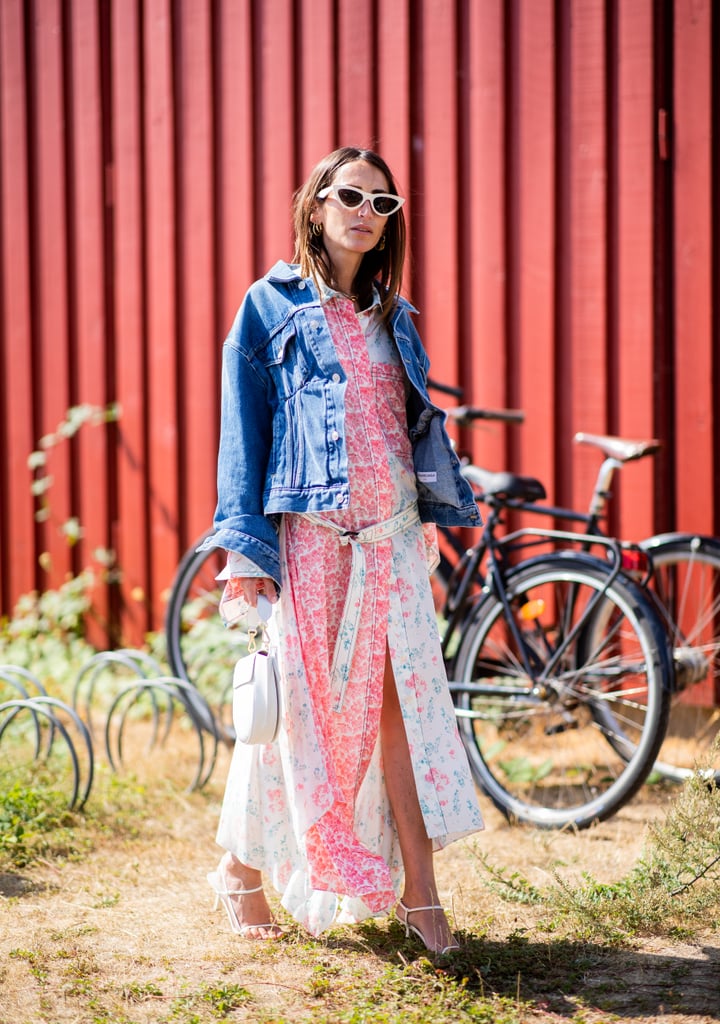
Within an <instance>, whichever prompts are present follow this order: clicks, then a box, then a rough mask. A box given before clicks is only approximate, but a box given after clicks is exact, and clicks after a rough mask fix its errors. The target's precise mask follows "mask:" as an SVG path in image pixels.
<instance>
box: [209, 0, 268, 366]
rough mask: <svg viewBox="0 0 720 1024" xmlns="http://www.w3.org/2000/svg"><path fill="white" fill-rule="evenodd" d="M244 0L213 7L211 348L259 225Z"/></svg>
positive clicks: (230, 313)
mask: <svg viewBox="0 0 720 1024" xmlns="http://www.w3.org/2000/svg"><path fill="white" fill-rule="evenodd" d="M250 8H251V4H250V0H242V2H237V0H223V2H222V3H219V4H217V5H216V8H215V9H216V24H215V46H216V58H215V60H216V64H217V67H218V69H219V70H218V71H217V73H216V87H217V95H216V97H215V102H216V109H217V125H218V133H217V138H216V147H217V148H216V151H215V161H216V166H217V185H218V194H217V201H216V218H217V219H216V232H217V239H216V246H217V251H218V276H217V287H218V296H217V304H218V323H219V328H220V334H221V337H220V338H217V339H215V340H214V344H213V351H217V350H218V349H219V346H220V342H221V341H222V336H224V335H225V333H226V332H227V330H228V329H229V327H230V324H231V323H232V319H233V317H234V315H235V311H236V310H237V308H238V306H239V305H240V300H241V298H242V295H243V292H244V291H245V289H246V288H247V287H248V284H249V283H250V281H251V280H252V278H253V275H254V272H255V264H254V239H255V235H256V233H257V231H258V230H260V229H259V224H260V223H261V216H260V211H259V210H258V209H257V206H258V202H257V187H256V184H255V174H254V167H253V107H252V99H253V61H252V53H253V42H252V25H251V20H250Z"/></svg>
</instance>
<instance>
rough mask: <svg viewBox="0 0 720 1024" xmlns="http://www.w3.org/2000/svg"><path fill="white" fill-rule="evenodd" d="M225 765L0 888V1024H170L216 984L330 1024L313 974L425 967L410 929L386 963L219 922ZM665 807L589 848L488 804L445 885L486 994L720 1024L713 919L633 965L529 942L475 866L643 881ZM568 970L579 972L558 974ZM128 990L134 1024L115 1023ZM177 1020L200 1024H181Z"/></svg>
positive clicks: (643, 953) (519, 917) (356, 938)
mask: <svg viewBox="0 0 720 1024" xmlns="http://www.w3.org/2000/svg"><path fill="white" fill-rule="evenodd" d="M226 768H227V755H226V753H225V752H224V751H223V752H222V753H221V757H220V762H219V764H218V766H217V768H216V771H215V772H214V774H213V778H212V780H211V783H210V785H209V786H208V787H207V789H206V791H205V792H204V793H201V794H200V793H193V794H183V795H180V796H178V795H177V793H175V794H174V795H172V796H168V800H167V801H166V803H165V804H164V805H162V806H163V807H164V809H163V811H162V812H159V813H158V816H157V820H145V819H143V820H141V822H140V829H139V835H138V836H136V837H131V838H128V837H127V836H125V833H123V836H124V837H123V838H120V839H119V840H118V839H117V838H114V837H113V835H112V834H110V835H108V836H107V837H106V838H105V839H104V840H103V841H101V842H99V843H98V845H97V847H96V849H95V850H94V851H93V852H92V853H91V854H90V855H89V856H88V857H87V858H86V859H84V860H82V861H81V862H78V863H64V864H62V865H60V866H58V865H57V864H53V863H49V862H47V863H42V864H40V865H35V866H33V867H32V868H31V869H27V870H24V871H23V870H18V871H17V872H11V873H6V874H4V875H0V1024H30V1022H32V1024H36V1022H40V1021H43V1022H51V1024H70V1022H82V1024H96V1022H101V1024H106V1022H110V1021H113V1022H116V1021H132V1022H133V1024H145V1022H156V1021H160V1020H163V1021H164V1020H169V1019H171V1016H172V1015H171V1014H170V1013H169V1010H168V1007H169V1005H170V1002H171V1001H173V1000H175V1001H176V1000H177V999H178V997H179V996H181V995H182V993H183V992H184V991H188V990H189V989H190V988H191V987H193V986H194V987H195V989H197V987H198V986H200V985H202V984H203V983H205V982H206V983H208V984H213V983H215V984H217V983H218V981H219V980H220V979H221V980H223V983H225V984H227V983H231V982H235V983H238V984H242V985H243V986H245V987H246V988H247V989H248V990H249V991H250V992H251V993H252V994H253V997H254V999H255V1001H256V1002H255V1005H256V1006H257V1007H260V1008H262V1009H263V1011H264V1012H266V1013H267V1012H270V1013H273V1014H274V1015H276V1019H278V1020H298V1019H302V1020H310V1019H315V1016H317V1018H318V1019H320V1018H321V1017H322V1016H323V1015H324V1014H325V1013H327V1007H324V1006H323V1001H322V999H320V1000H319V999H318V994H317V991H313V990H312V988H311V987H309V983H308V979H309V977H310V976H311V975H312V972H313V971H315V970H317V968H318V964H320V965H322V966H323V969H325V970H327V971H330V972H332V971H333V970H340V971H342V970H343V969H344V965H345V964H346V963H348V959H347V958H348V955H349V953H352V954H353V956H354V958H355V960H354V961H353V962H354V969H355V970H362V971H363V972H365V973H366V975H367V978H368V980H369V981H370V980H372V979H374V978H378V977H380V976H381V973H382V971H383V969H384V968H385V967H386V966H387V960H388V959H392V958H393V957H404V958H405V959H408V958H409V959H412V957H413V956H417V955H418V954H417V952H414V953H413V951H412V949H410V948H409V947H408V946H407V945H406V944H405V943H404V940H403V939H402V937H401V935H400V932H399V929H398V927H397V925H391V924H387V923H385V922H380V923H379V925H378V927H379V928H385V929H388V928H389V929H391V930H392V929H393V928H394V929H395V931H394V932H393V934H395V935H396V937H397V938H398V943H399V946H398V952H391V953H388V952H387V948H388V947H387V945H385V946H383V951H382V956H379V955H378V952H377V949H375V948H374V947H373V942H372V932H368V931H367V930H366V929H364V928H361V929H357V928H355V929H350V928H344V929H343V928H341V929H333V930H332V931H331V932H330V933H328V935H327V936H326V937H324V939H323V941H322V942H319V943H316V942H311V943H309V942H307V941H306V939H305V938H304V937H303V936H301V935H299V934H298V932H297V930H295V931H293V930H292V929H290V932H289V935H288V938H287V941H284V940H283V941H282V942H280V943H271V944H253V943H249V942H246V941H243V940H242V939H240V938H238V937H237V936H234V935H232V934H231V933H230V931H229V929H228V927H227V921H226V919H225V917H224V915H222V914H221V913H217V914H213V913H211V907H212V899H211V893H210V889H209V887H208V885H207V883H206V881H205V874H206V872H207V871H208V870H209V869H211V868H213V867H214V866H215V863H216V861H217V858H218V851H217V848H216V846H215V844H214V829H215V823H216V819H217V813H218V808H219V801H220V797H221V791H222V781H223V779H224V775H225V771H226ZM669 799H670V798H669V797H668V796H667V795H666V794H664V793H660V792H657V791H654V790H652V789H650V788H648V789H646V790H645V791H644V792H643V793H641V794H640V796H639V797H637V798H636V799H635V800H634V801H633V802H632V803H631V804H630V805H628V806H627V807H626V808H625V809H624V810H622V811H621V812H620V813H619V814H617V815H616V816H615V817H614V818H613V819H611V820H610V821H608V822H606V823H603V824H601V825H599V826H597V827H595V828H592V829H590V830H587V831H584V832H581V833H579V834H572V833H557V832H539V831H535V830H530V829H524V828H517V827H515V828H513V827H511V826H509V825H508V824H507V822H505V820H504V819H503V818H502V817H501V816H500V815H499V814H498V813H496V812H495V811H494V810H493V808H492V807H491V806H490V805H489V803H488V802H487V801H485V800H484V801H483V809H484V812H485V815H486V830H485V832H484V833H482V834H480V835H479V836H478V837H476V838H473V839H468V840H464V841H461V842H458V843H456V844H454V845H453V846H451V847H449V848H448V849H447V850H445V851H443V852H442V853H440V854H438V855H437V873H438V877H439V880H440V885H441V891H442V895H443V898H444V900H445V903H446V905H447V906H448V907H451V908H452V911H453V913H454V915H455V921H456V925H457V927H458V928H460V929H464V930H465V931H466V932H468V933H471V934H473V935H475V936H478V937H479V938H478V941H477V942H476V944H475V945H474V946H473V949H475V948H477V950H478V957H479V959H480V963H479V965H478V966H479V970H480V972H481V974H482V977H483V981H484V989H485V994H487V993H496V994H500V995H503V996H505V997H507V998H508V999H514V998H516V997H517V996H518V995H519V996H520V998H521V999H522V998H525V997H527V992H528V991H530V992H531V993H532V999H533V1004H534V1006H535V1007H536V1011H535V1012H534V1013H532V1014H531V1015H530V1016H528V1017H527V1018H526V1019H527V1020H528V1022H532V1024H535V1022H539V1021H562V1020H575V1021H580V1020H582V1021H584V1022H587V1024H597V1022H600V1021H603V1022H604V1021H629V1022H650V1021H652V1022H657V1024H670V1022H672V1024H701V1022H702V1024H706V1022H708V1021H715V1020H720V934H718V933H717V932H715V931H714V930H713V928H712V925H713V922H710V921H709V922H708V928H707V930H706V931H705V932H704V933H703V934H702V935H701V936H700V937H699V938H695V939H693V941H678V942H672V943H671V942H669V941H658V940H652V941H647V942H643V943H642V944H638V946H637V948H635V949H631V950H628V949H614V948H611V947H608V946H601V945H593V944H585V945H581V944H573V943H554V942H553V939H552V936H549V935H547V934H543V933H542V932H540V931H538V929H536V928H534V924H535V921H534V918H533V910H532V908H528V907H526V906H524V905H518V904H512V903H507V902H504V901H503V900H501V899H500V898H499V897H498V895H497V894H496V893H495V891H494V890H493V888H492V887H491V886H490V884H489V878H488V874H487V872H486V871H485V870H484V869H483V868H482V867H481V865H480V863H479V860H478V851H483V852H485V853H486V854H487V855H488V857H489V858H490V860H491V862H492V863H494V864H496V865H498V866H499V867H502V868H505V869H507V870H509V871H510V870H515V869H517V870H518V871H520V872H521V873H522V874H523V875H524V876H525V877H526V878H527V879H528V880H529V881H530V882H532V883H534V884H536V885H538V886H544V885H545V884H547V882H548V881H549V880H550V879H551V877H552V873H553V871H554V870H556V869H557V870H560V871H561V873H562V874H563V876H564V877H575V878H579V877H580V876H581V874H582V872H585V871H587V872H589V873H590V874H591V875H592V876H593V877H594V878H595V879H597V880H598V881H613V880H616V879H618V878H620V877H622V876H623V875H625V874H626V873H627V872H628V870H629V869H630V868H631V866H632V864H633V863H634V861H635V859H636V858H637V856H638V855H639V853H640V851H641V849H642V846H643V842H644V840H645V835H646V831H645V830H646V824H647V822H648V821H651V820H654V819H657V818H658V817H659V816H661V815H662V814H663V811H664V807H665V805H666V804H667V801H668V800H669ZM280 915H282V911H280ZM508 944H512V945H513V949H514V950H517V958H516V960H511V963H512V970H510V971H508V970H507V969H506V966H505V967H503V970H502V971H500V969H499V967H498V966H497V965H498V964H499V962H500V961H501V960H502V962H503V964H504V965H507V961H508V958H507V947H508ZM261 945H262V946H264V948H260V946H261ZM501 953H502V956H501ZM383 958H384V960H383ZM563 958H567V962H568V964H570V963H572V970H570V969H568V970H563V963H562V959H563ZM544 986H546V987H547V991H545V989H544ZM118 993H120V994H121V997H122V1000H123V1001H124V1005H126V1006H127V1007H128V1009H127V1011H126V1014H127V1015H126V1016H125V1017H119V1016H117V1015H113V1014H112V1013H111V1012H110V1011H108V1009H107V1007H108V1006H110V1005H113V1001H112V998H111V996H113V994H114V997H115V998H117V995H118ZM173 1005H175V1006H177V1002H175V1003H173ZM103 1007H105V1009H103ZM172 1019H173V1020H176V1019H177V1020H178V1021H181V1022H184V1021H186V1020H192V1019H193V1018H192V1017H191V1016H190V1017H187V1016H185V1017H183V1016H178V1014H177V1012H176V1015H175V1017H172ZM196 1019H197V1018H196ZM202 1019H203V1020H204V1019H205V1018H202ZM231 1019H232V1020H252V1019H253V1016H252V1015H250V1016H243V1015H242V1013H240V1014H237V1015H236V1014H233V1015H232V1017H231ZM265 1019H267V1018H265ZM448 1019H450V1018H448ZM483 1019H484V1018H483Z"/></svg>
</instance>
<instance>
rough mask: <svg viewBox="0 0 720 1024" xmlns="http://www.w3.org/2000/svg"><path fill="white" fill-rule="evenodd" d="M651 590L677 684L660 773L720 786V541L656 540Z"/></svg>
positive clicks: (677, 536)
mask: <svg viewBox="0 0 720 1024" xmlns="http://www.w3.org/2000/svg"><path fill="white" fill-rule="evenodd" d="M642 547H643V548H645V549H646V550H647V551H648V552H649V553H650V555H651V558H652V563H653V576H652V579H651V581H650V584H649V585H650V587H651V588H652V590H653V591H654V592H655V594H656V595H657V598H658V602H659V606H660V613H661V615H662V617H663V620H664V622H665V625H666V628H667V630H668V633H669V636H670V640H671V644H672V651H673V662H674V667H675V678H676V685H675V689H674V691H673V695H672V701H671V706H670V717H669V720H668V727H667V731H666V735H665V740H664V741H663V744H662V747H661V748H660V752H659V755H658V759H657V761H656V763H655V770H656V771H657V772H659V773H660V774H661V775H662V776H663V777H664V778H666V779H670V780H672V781H673V782H684V781H685V780H686V779H687V778H689V777H690V776H691V775H692V774H693V773H694V772H696V771H699V772H701V773H703V774H705V775H706V776H707V777H708V778H712V779H714V781H715V783H716V784H717V785H720V751H719V750H718V743H720V740H718V733H720V707H718V704H719V703H720V541H719V540H718V539H716V538H714V537H705V536H701V535H698V534H683V533H670V534H660V535H658V536H656V537H650V538H649V539H648V540H646V541H644V542H643V544H642Z"/></svg>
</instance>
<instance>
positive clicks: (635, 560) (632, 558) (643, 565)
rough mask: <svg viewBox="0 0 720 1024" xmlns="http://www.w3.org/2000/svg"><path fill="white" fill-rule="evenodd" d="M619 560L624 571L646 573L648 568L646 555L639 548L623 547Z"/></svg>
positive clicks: (638, 573)
mask: <svg viewBox="0 0 720 1024" xmlns="http://www.w3.org/2000/svg"><path fill="white" fill-rule="evenodd" d="M621 562H622V567H623V569H624V570H625V572H631V573H636V574H637V575H638V576H645V575H647V572H648V570H649V568H650V560H649V559H648V556H647V555H646V554H645V552H644V551H641V550H640V549H639V548H633V549H626V548H623V552H622V557H621Z"/></svg>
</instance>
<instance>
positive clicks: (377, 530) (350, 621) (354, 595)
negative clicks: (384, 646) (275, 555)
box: [302, 505, 420, 711]
mask: <svg viewBox="0 0 720 1024" xmlns="http://www.w3.org/2000/svg"><path fill="white" fill-rule="evenodd" d="M302 517H303V519H307V520H308V521H309V522H311V523H313V524H315V525H316V526H325V527H327V528H328V529H330V530H332V531H333V532H334V533H336V534H337V536H338V540H339V541H340V543H341V544H349V545H350V547H351V549H352V562H351V566H350V581H349V585H348V590H347V595H346V597H345V606H344V608H343V613H342V618H341V620H340V628H339V630H338V636H337V642H336V644H335V651H334V652H333V660H332V665H331V667H330V681H331V686H332V689H333V691H334V693H335V695H336V696H335V704H334V705H333V710H334V711H342V706H343V701H344V699H345V690H346V688H347V684H348V679H349V677H350V667H351V665H352V660H353V654H354V653H355V641H356V639H357V629H358V624H359V622H360V614H361V612H362V603H363V587H364V584H365V577H366V572H367V570H366V565H365V551H364V545H365V544H377V543H378V542H379V541H381V540H387V539H388V538H389V537H393V536H394V535H395V534H396V533H402V531H403V530H407V529H408V528H409V527H410V526H414V525H415V523H419V522H420V513H419V512H418V508H417V505H410V507H409V508H406V509H404V510H403V511H402V512H398V513H397V514H396V515H394V516H391V517H390V519H385V520H383V522H381V523H373V525H372V526H366V527H365V528H364V529H363V530H354V531H352V530H346V529H344V528H343V527H342V526H338V525H337V523H333V522H332V521H331V520H330V519H325V518H324V517H323V516H319V515H316V514H315V513H314V512H303V513H302Z"/></svg>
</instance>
